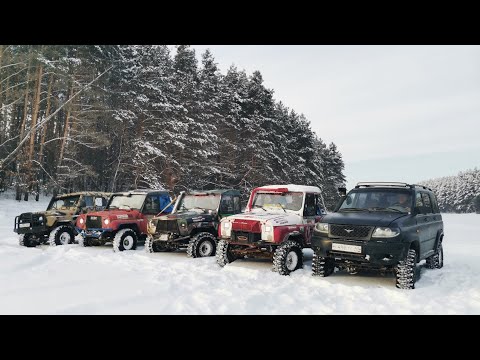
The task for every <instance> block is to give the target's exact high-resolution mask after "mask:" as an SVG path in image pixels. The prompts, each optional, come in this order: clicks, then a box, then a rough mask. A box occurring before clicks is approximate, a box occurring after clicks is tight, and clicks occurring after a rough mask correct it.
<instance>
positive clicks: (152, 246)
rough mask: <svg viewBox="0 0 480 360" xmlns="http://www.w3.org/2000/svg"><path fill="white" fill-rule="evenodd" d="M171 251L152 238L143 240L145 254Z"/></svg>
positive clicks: (148, 237)
mask: <svg viewBox="0 0 480 360" xmlns="http://www.w3.org/2000/svg"><path fill="white" fill-rule="evenodd" d="M171 251H173V249H172V248H170V247H166V246H162V245H161V244H159V241H153V237H152V236H147V238H146V240H145V252H147V253H154V252H171Z"/></svg>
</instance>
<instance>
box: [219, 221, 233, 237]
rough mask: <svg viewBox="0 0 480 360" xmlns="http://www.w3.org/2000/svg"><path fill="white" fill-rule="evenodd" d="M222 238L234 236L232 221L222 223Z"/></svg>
mask: <svg viewBox="0 0 480 360" xmlns="http://www.w3.org/2000/svg"><path fill="white" fill-rule="evenodd" d="M221 232H222V236H226V237H230V236H231V235H232V223H231V222H230V221H225V222H222V228H221Z"/></svg>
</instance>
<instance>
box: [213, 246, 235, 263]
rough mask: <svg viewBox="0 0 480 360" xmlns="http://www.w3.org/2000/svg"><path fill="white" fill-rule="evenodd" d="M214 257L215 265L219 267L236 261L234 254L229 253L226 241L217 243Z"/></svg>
mask: <svg viewBox="0 0 480 360" xmlns="http://www.w3.org/2000/svg"><path fill="white" fill-rule="evenodd" d="M215 257H216V259H217V264H218V265H220V266H221V267H224V266H225V265H227V264H230V263H231V262H234V261H235V260H237V257H236V256H235V254H232V252H231V251H230V244H229V243H228V241H226V240H220V241H219V242H218V244H217V252H216V254H215Z"/></svg>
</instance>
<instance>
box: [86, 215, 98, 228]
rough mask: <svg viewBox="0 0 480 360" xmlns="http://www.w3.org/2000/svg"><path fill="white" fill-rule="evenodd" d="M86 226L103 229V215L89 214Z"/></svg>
mask: <svg viewBox="0 0 480 360" xmlns="http://www.w3.org/2000/svg"><path fill="white" fill-rule="evenodd" d="M92 218H93V219H92ZM85 226H86V227H87V229H101V228H102V217H101V216H89V215H87V220H86V221H85Z"/></svg>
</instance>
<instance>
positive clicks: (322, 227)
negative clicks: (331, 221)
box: [315, 222, 328, 233]
mask: <svg viewBox="0 0 480 360" xmlns="http://www.w3.org/2000/svg"><path fill="white" fill-rule="evenodd" d="M315 230H317V231H318V232H321V233H328V223H322V222H320V223H317V224H316V225H315Z"/></svg>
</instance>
